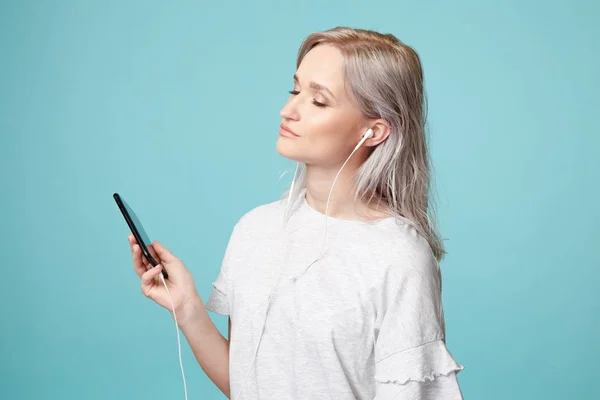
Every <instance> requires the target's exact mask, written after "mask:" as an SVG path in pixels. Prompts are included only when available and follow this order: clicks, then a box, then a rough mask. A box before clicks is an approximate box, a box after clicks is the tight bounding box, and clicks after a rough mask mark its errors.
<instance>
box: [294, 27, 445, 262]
mask: <svg viewBox="0 0 600 400" xmlns="http://www.w3.org/2000/svg"><path fill="white" fill-rule="evenodd" d="M320 44H327V45H331V46H334V47H336V48H337V49H338V50H340V51H341V52H342V54H343V56H344V78H345V81H346V83H347V85H348V87H349V88H350V90H351V92H352V93H353V95H354V96H355V98H356V100H357V102H358V106H359V108H360V110H361V112H362V113H363V114H364V115H365V116H366V117H368V118H381V119H383V120H385V121H386V122H387V123H388V124H389V125H390V127H391V133H390V135H389V137H388V138H387V139H386V140H385V141H384V142H382V143H380V144H379V145H378V146H376V147H375V148H374V150H373V151H372V153H371V154H370V155H369V157H368V158H367V160H366V161H365V162H364V163H363V164H362V165H361V167H360V168H359V170H358V171H357V175H356V193H355V194H354V195H355V199H357V198H358V197H360V198H361V199H365V198H366V197H367V196H369V199H368V200H366V201H367V202H368V203H371V201H372V200H373V198H375V199H376V200H377V202H378V203H380V204H383V207H384V208H386V209H387V211H388V212H389V213H391V214H392V215H394V216H395V217H397V218H403V219H404V220H405V221H406V220H407V221H408V222H409V223H410V224H411V225H412V226H414V228H415V229H416V230H417V231H418V232H419V234H421V235H422V236H423V237H424V238H425V239H426V240H427V242H428V243H429V246H430V247H431V250H432V252H433V254H434V256H435V257H436V259H437V260H438V261H441V260H442V258H443V257H444V254H445V253H446V252H445V250H444V245H443V242H442V240H441V238H440V236H439V233H438V230H437V226H436V223H435V215H434V214H435V206H434V202H433V201H432V202H431V204H429V200H430V198H429V194H430V193H429V192H430V189H431V182H430V181H431V178H432V175H431V173H430V171H431V169H432V167H431V166H430V165H429V154H428V152H429V150H428V147H427V138H426V129H425V121H426V109H427V107H426V97H425V91H424V88H423V70H422V67H421V61H420V58H419V55H418V54H417V52H416V51H415V50H414V49H413V48H411V47H410V46H407V45H405V44H404V43H402V42H401V41H400V40H398V39H397V38H396V37H395V36H394V35H392V34H382V33H378V32H375V31H371V30H365V29H352V28H348V27H336V28H333V29H329V30H326V31H323V32H316V33H312V34H311V35H309V36H308V37H307V38H306V39H305V40H304V41H303V43H302V45H301V47H300V49H299V51H298V58H297V62H296V67H299V66H300V63H301V62H302V59H303V58H304V56H306V54H307V53H308V52H309V51H310V50H311V49H312V48H314V47H315V46H317V45H320ZM305 170H306V165H305V164H303V163H299V164H298V170H297V175H296V178H295V179H294V181H293V182H292V185H291V187H290V188H288V189H287V191H286V192H285V193H284V195H283V197H285V196H287V195H288V194H289V195H290V196H291V199H292V201H290V203H293V202H294V200H295V199H296V198H297V196H298V194H299V193H300V191H301V190H302V189H304V188H306V174H305ZM292 190H293V193H291V191H292ZM283 197H282V198H283ZM289 206H290V205H289V204H288V207H289Z"/></svg>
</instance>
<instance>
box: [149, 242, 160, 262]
mask: <svg viewBox="0 0 600 400" xmlns="http://www.w3.org/2000/svg"><path fill="white" fill-rule="evenodd" d="M148 251H149V252H150V254H151V255H152V258H154V259H155V260H156V262H157V263H159V264H160V262H161V259H160V257H159V256H158V254H157V253H156V250H154V247H152V245H150V246H148Z"/></svg>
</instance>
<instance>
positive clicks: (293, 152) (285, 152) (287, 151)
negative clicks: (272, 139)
mask: <svg viewBox="0 0 600 400" xmlns="http://www.w3.org/2000/svg"><path fill="white" fill-rule="evenodd" d="M276 148H277V152H278V153H279V154H280V155H282V156H283V157H285V158H289V159H290V160H293V161H298V162H302V161H303V158H304V157H302V154H301V153H300V152H299V151H298V145H297V144H295V143H292V141H290V140H286V138H282V137H279V138H278V139H277V145H276Z"/></svg>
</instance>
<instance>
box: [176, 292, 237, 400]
mask: <svg viewBox="0 0 600 400" xmlns="http://www.w3.org/2000/svg"><path fill="white" fill-rule="evenodd" d="M190 307H191V308H192V309H190V310H186V312H185V315H186V316H189V317H186V318H185V319H184V320H182V321H180V323H179V327H180V328H181V331H182V332H183V334H184V335H185V337H186V339H187V341H188V343H189V344H190V347H191V348H192V351H193V353H194V356H195V357H196V360H197V361H198V364H200V367H201V368H202V370H204V372H205V373H206V375H207V376H208V377H209V378H210V380H211V381H213V382H214V384H215V385H217V387H218V388H219V389H220V390H221V391H222V392H223V393H224V394H225V396H227V397H228V398H229V396H230V394H229V340H227V339H225V338H224V337H223V335H221V333H220V332H219V330H218V329H217V327H216V326H215V325H214V324H213V322H212V320H211V319H210V317H209V315H208V313H207V312H206V308H204V303H203V302H202V299H201V298H200V296H198V298H197V299H195V301H193V302H192V305H191V306H190ZM229 336H230V337H231V320H229Z"/></svg>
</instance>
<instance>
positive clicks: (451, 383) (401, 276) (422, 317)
mask: <svg viewBox="0 0 600 400" xmlns="http://www.w3.org/2000/svg"><path fill="white" fill-rule="evenodd" d="M423 247H424V246H423ZM389 268H390V271H389V272H388V274H387V277H386V280H385V284H384V290H383V296H382V300H381V310H380V311H379V315H378V317H377V323H376V327H377V330H376V341H375V381H376V397H375V398H376V399H377V400H383V399H387V398H395V399H405V398H406V399H409V398H410V399H413V398H414V399H428V400H429V399H432V400H433V399H462V396H461V394H460V389H459V388H458V384H457V381H456V373H458V372H459V371H461V370H463V367H462V366H460V365H459V364H457V363H456V361H455V360H454V358H453V357H452V355H451V354H450V352H449V351H448V349H447V348H446V343H445V330H444V329H445V328H444V315H443V308H442V301H441V273H440V270H439V267H438V262H437V260H436V259H435V257H434V256H433V254H432V252H431V251H430V250H429V247H428V246H427V248H426V249H425V248H423V250H422V251H414V252H412V253H411V254H410V255H408V256H406V257H405V258H403V261H402V265H394V266H390V267H389ZM417 392H419V393H425V392H427V393H433V394H435V393H443V394H440V395H439V396H436V397H430V396H429V397H425V395H422V396H421V395H419V396H417V395H416V393H417ZM402 393H405V395H404V394H402Z"/></svg>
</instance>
